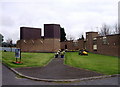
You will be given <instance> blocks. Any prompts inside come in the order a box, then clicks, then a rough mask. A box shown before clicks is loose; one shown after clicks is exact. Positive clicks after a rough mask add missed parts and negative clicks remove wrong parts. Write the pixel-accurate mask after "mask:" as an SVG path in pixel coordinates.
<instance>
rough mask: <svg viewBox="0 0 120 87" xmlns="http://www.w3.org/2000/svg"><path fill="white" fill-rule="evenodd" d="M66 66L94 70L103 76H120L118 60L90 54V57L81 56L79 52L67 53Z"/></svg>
mask: <svg viewBox="0 0 120 87" xmlns="http://www.w3.org/2000/svg"><path fill="white" fill-rule="evenodd" d="M65 64H67V65H70V66H73V67H78V68H84V69H88V70H93V71H96V72H100V73H103V74H118V73H119V74H120V71H119V72H118V58H117V57H113V56H105V55H99V54H92V53H89V55H88V56H80V55H78V52H67V53H66V58H65Z"/></svg>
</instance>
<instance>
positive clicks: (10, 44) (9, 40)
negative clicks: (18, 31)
mask: <svg viewBox="0 0 120 87" xmlns="http://www.w3.org/2000/svg"><path fill="white" fill-rule="evenodd" d="M6 42H7V44H9V47H10V48H11V52H12V39H11V38H9V39H7V40H6Z"/></svg>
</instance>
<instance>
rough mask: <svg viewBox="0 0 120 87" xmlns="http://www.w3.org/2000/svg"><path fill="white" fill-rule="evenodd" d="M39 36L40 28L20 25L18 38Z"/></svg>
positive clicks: (36, 37) (35, 37)
mask: <svg viewBox="0 0 120 87" xmlns="http://www.w3.org/2000/svg"><path fill="white" fill-rule="evenodd" d="M38 38H41V28H31V27H20V39H25V40H26V39H27V40H28V39H38Z"/></svg>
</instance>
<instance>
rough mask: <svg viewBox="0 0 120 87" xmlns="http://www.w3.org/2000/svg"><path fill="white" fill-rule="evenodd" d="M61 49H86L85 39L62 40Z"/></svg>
mask: <svg viewBox="0 0 120 87" xmlns="http://www.w3.org/2000/svg"><path fill="white" fill-rule="evenodd" d="M60 45H61V49H68V50H79V49H84V40H83V39H82V40H77V41H72V40H71V41H65V42H61V43H60Z"/></svg>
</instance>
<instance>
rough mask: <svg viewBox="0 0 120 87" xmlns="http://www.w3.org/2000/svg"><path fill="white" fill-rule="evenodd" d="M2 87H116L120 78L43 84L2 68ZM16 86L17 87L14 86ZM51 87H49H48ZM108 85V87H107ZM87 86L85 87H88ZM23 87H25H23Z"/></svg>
mask: <svg viewBox="0 0 120 87" xmlns="http://www.w3.org/2000/svg"><path fill="white" fill-rule="evenodd" d="M2 73H3V74H2V85H3V86H2V87H19V86H18V85H20V87H22V86H24V85H26V87H28V86H29V87H34V85H36V86H35V87H37V86H38V87H42V85H44V87H47V85H48V87H53V85H55V87H57V85H61V86H59V87H62V85H63V87H65V86H64V85H67V87H70V85H72V86H71V87H74V86H76V87H78V86H79V85H80V87H86V86H87V85H89V86H90V87H104V86H103V85H105V87H118V86H117V85H118V78H119V79H120V77H110V78H102V79H94V80H87V81H78V82H67V83H65V82H64V83H60V82H44V81H34V80H30V79H26V78H20V77H19V76H18V75H16V74H15V73H14V72H12V71H11V70H10V69H9V68H7V67H5V66H4V65H3V66H2ZM16 85H17V86H16ZM50 85H51V86H50ZM107 85H108V86H107ZM89 86H87V87H89ZM24 87H25V86H24Z"/></svg>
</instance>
